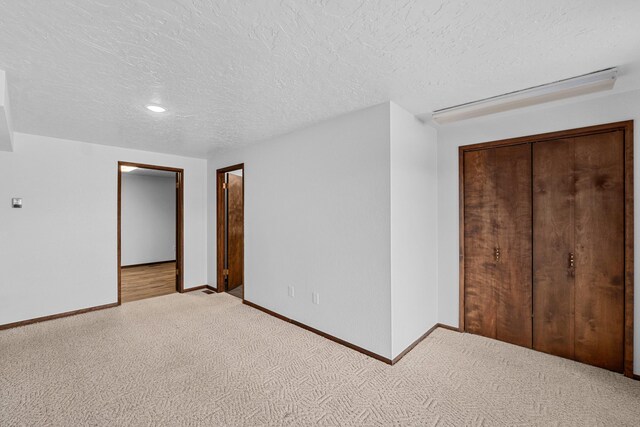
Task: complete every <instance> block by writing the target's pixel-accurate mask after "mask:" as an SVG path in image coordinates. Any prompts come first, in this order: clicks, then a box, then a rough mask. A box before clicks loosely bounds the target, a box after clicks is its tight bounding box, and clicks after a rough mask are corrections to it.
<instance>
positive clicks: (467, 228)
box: [464, 150, 497, 338]
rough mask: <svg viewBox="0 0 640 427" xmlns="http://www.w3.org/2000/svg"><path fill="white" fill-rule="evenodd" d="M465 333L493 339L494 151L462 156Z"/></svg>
mask: <svg viewBox="0 0 640 427" xmlns="http://www.w3.org/2000/svg"><path fill="white" fill-rule="evenodd" d="M464 164H465V176H464V187H465V192H464V196H465V200H464V206H465V218H464V238H465V246H464V250H465V253H464V274H465V277H464V281H465V295H464V298H465V320H464V323H465V330H466V331H467V332H470V333H473V334H478V335H482V336H485V337H489V338H496V315H497V295H496V292H495V289H496V283H495V282H496V268H497V265H496V262H495V260H494V249H495V247H496V244H497V241H496V234H497V222H496V203H495V193H496V183H495V150H482V151H474V152H469V153H466V154H465V158H464Z"/></svg>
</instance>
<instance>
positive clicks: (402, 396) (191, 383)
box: [0, 292, 640, 426]
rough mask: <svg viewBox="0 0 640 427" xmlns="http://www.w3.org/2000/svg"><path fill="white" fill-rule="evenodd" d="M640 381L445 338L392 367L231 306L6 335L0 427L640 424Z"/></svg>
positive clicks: (175, 307)
mask: <svg viewBox="0 0 640 427" xmlns="http://www.w3.org/2000/svg"><path fill="white" fill-rule="evenodd" d="M639 423H640V382H637V381H633V380H630V379H627V378H624V377H623V376H621V375H618V374H614V373H611V372H608V371H605V370H602V369H598V368H594V367H590V366H586V365H582V364H579V363H575V362H572V361H569V360H564V359H560V358H557V357H553V356H549V355H545V354H542V353H537V352H534V351H531V350H527V349H524V348H520V347H516V346H512V345H509V344H505V343H501V342H498V341H493V340H489V339H485V338H481V337H478V336H474V335H469V334H460V333H456V332H451V331H447V330H443V329H438V330H436V331H434V332H433V333H432V334H431V335H430V336H429V337H428V338H427V339H426V340H424V341H423V342H422V343H421V344H420V345H418V346H417V347H416V348H415V349H413V350H412V351H411V352H410V353H409V354H408V355H407V356H405V357H404V358H403V359H402V360H401V361H400V362H399V363H398V364H396V365H395V366H388V365H386V364H384V363H382V362H379V361H377V360H374V359H371V358H369V357H366V356H364V355H362V354H360V353H357V352H355V351H353V350H350V349H348V348H345V347H343V346H341V345H338V344H335V343H333V342H331V341H328V340H326V339H324V338H321V337H319V336H317V335H314V334H312V333H310V332H307V331H305V330H302V329H300V328H298V327H296V326H294V325H291V324H288V323H286V322H283V321H281V320H278V319H276V318H273V317H271V316H269V315H266V314H264V313H262V312H260V311H258V310H255V309H253V308H250V307H247V306H244V305H242V301H240V300H239V299H238V298H235V297H233V296H230V295H225V294H216V295H205V294H204V293H201V292H193V293H189V294H182V295H181V294H174V295H167V296H163V297H158V298H152V299H148V300H143V301H137V302H132V303H129V304H125V305H123V306H121V307H118V308H112V309H108V310H103V311H98V312H93V313H87V314H83V315H78V316H74V317H69V318H64V319H59V320H53V321H50V322H44V323H39V324H34V325H30V326H25V327H21V328H15V329H11V330H6V331H0V425H2V426H14V425H56V426H80V425H110V426H115V425H136V426H139V425H172V426H177V425H225V426H230V425H249V426H260V425H295V426H299V425H316V424H320V425H330V426H336V425H429V426H431V425H434V426H435V425H441V426H449V425H452V426H453V425H456V426H458V425H470V426H480V425H483V426H487V425H511V426H512V425H579V426H587V425H616V426H621V425H636V426H637V425H639Z"/></svg>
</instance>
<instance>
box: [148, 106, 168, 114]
mask: <svg viewBox="0 0 640 427" xmlns="http://www.w3.org/2000/svg"><path fill="white" fill-rule="evenodd" d="M147 110H149V111H153V112H154V113H164V112H165V111H167V109H166V108H162V107H161V106H159V105H147Z"/></svg>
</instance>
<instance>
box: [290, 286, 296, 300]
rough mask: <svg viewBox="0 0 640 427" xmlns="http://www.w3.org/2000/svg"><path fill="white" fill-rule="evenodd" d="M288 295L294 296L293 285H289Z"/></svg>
mask: <svg viewBox="0 0 640 427" xmlns="http://www.w3.org/2000/svg"><path fill="white" fill-rule="evenodd" d="M289 296H290V297H291V298H293V297H294V296H295V290H294V288H293V286H289Z"/></svg>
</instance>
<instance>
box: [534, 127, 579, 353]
mask: <svg viewBox="0 0 640 427" xmlns="http://www.w3.org/2000/svg"><path fill="white" fill-rule="evenodd" d="M574 147H575V144H574V142H573V139H572V138H569V139H562V140H554V141H546V142H538V143H535V144H533V271H534V273H533V310H534V312H533V328H534V329H533V348H535V349H536V350H540V351H544V352H546V353H551V354H555V355H557V356H561V357H567V358H571V359H573V357H574V348H573V341H574V329H575V328H574V316H573V313H574V310H575V304H574V299H575V287H574V279H575V278H574V274H573V269H572V268H570V267H569V262H570V260H569V256H570V255H569V254H571V253H572V252H573V251H574V249H573V248H574V247H575V238H574V230H575V227H574V221H573V218H574V211H575V197H574V196H575V192H576V187H575V176H574V172H573V169H574V168H573V166H572V165H573V162H574V158H575V153H574Z"/></svg>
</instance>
